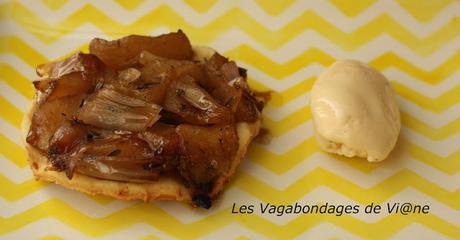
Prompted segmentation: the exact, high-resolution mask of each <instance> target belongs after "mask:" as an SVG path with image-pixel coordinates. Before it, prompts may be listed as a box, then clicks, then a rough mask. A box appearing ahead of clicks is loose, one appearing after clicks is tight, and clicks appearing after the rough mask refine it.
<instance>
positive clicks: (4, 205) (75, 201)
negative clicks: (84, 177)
mask: <svg viewBox="0 0 460 240" xmlns="http://www.w3.org/2000/svg"><path fill="white" fill-rule="evenodd" d="M53 198H56V199H60V200H62V201H64V202H65V203H67V204H69V205H70V206H71V207H72V208H74V209H76V210H78V211H79V212H81V213H83V214H85V215H87V216H89V217H92V218H102V217H105V216H108V215H110V214H112V213H114V212H117V211H120V210H122V209H125V208H127V207H130V206H132V205H134V204H136V202H135V201H131V202H128V201H117V200H113V201H111V202H110V203H108V204H104V205H103V204H99V203H98V202H96V201H94V200H93V199H91V198H89V197H88V196H87V195H85V194H83V193H80V192H77V191H73V190H70V189H66V188H64V187H61V186H58V185H55V184H51V185H49V186H47V187H45V188H42V189H40V190H38V191H36V192H33V193H32V194H30V195H27V196H26V197H23V198H21V199H20V200H17V201H15V202H9V201H8V200H6V199H3V198H2V197H0V209H1V210H0V216H1V217H12V216H14V215H16V214H19V213H21V212H24V211H26V210H28V209H30V208H32V207H34V206H36V205H38V204H40V203H43V202H45V201H47V200H49V199H53Z"/></svg>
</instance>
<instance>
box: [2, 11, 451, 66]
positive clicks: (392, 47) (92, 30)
mask: <svg viewBox="0 0 460 240" xmlns="http://www.w3.org/2000/svg"><path fill="white" fill-rule="evenodd" d="M0 22H1V23H2V24H4V25H5V26H6V27H5V28H4V29H2V30H1V31H0V36H9V35H12V34H14V35H17V36H19V37H20V38H22V39H24V40H25V41H27V42H28V43H29V44H30V45H31V46H32V47H33V48H34V49H35V50H36V51H38V52H40V53H41V54H43V55H44V56H46V57H47V58H49V59H55V58H57V57H60V56H62V55H64V54H66V53H69V52H72V51H75V49H76V47H79V46H81V45H83V44H85V43H88V42H89V40H90V39H92V38H93V37H103V38H107V36H105V34H104V33H103V32H102V31H101V30H99V29H98V28H97V27H96V26H94V25H93V24H92V23H86V24H83V25H81V26H79V27H78V28H77V29H76V30H73V31H72V32H70V33H69V34H67V35H65V36H63V37H62V38H60V40H57V41H56V42H54V43H51V44H44V43H42V42H41V41H40V40H38V39H36V37H35V36H33V35H32V34H30V33H28V32H27V31H25V30H24V29H23V27H22V26H20V25H19V24H17V23H16V22H14V21H10V20H3V21H0ZM152 32H154V33H162V32H167V28H164V27H163V28H160V29H155V30H153V31H152ZM120 34H123V33H120ZM126 34H130V33H126ZM63 39H68V40H69V41H64V40H63ZM228 39H232V41H228ZM192 42H193V39H192ZM196 44H198V45H200V44H201V45H203V44H206V43H196ZM243 44H244V45H249V46H251V47H253V48H255V49H257V50H258V51H259V52H261V53H262V54H264V55H265V56H267V57H269V58H270V59H271V60H273V61H275V62H277V63H280V64H282V63H286V62H288V61H290V60H292V59H293V58H295V57H297V56H298V55H299V53H302V52H304V51H306V50H308V49H310V48H317V49H320V50H322V51H324V52H325V53H327V54H329V55H331V56H333V57H334V58H337V59H341V58H354V59H359V60H362V61H364V62H369V61H371V60H372V59H375V58H377V57H379V56H381V55H382V54H384V53H386V52H395V53H398V55H399V56H404V59H405V60H407V61H408V62H410V63H411V64H413V65H415V66H417V67H419V68H423V69H425V70H433V69H434V68H436V67H437V66H438V65H439V64H441V63H443V62H444V61H445V60H446V59H448V58H449V57H451V56H452V55H453V54H455V53H456V52H457V51H458V50H459V49H460V48H459V46H460V37H457V38H454V39H453V40H451V41H450V42H448V43H446V44H445V45H444V46H443V47H441V48H439V49H438V50H437V51H435V52H434V53H432V54H431V55H429V56H420V55H419V54H417V53H415V52H414V51H413V50H411V49H410V48H408V47H406V46H404V45H403V44H401V43H400V42H398V41H397V40H395V39H393V38H392V37H390V36H388V35H387V34H382V35H380V36H378V37H376V38H374V39H373V40H371V41H370V42H368V43H367V44H365V45H363V46H362V47H360V48H358V49H356V50H354V51H351V52H350V51H344V50H343V49H341V48H340V47H339V46H337V45H335V44H334V43H332V42H331V41H330V40H329V39H327V38H325V37H323V36H322V35H320V34H318V33H317V32H315V31H311V30H306V31H304V32H302V33H300V34H299V35H297V36H296V37H294V38H293V39H292V40H290V41H288V42H287V43H286V44H284V45H283V46H282V47H280V48H278V49H276V50H268V49H266V48H265V47H263V46H262V45H261V44H260V43H258V42H257V41H256V40H254V39H253V38H251V37H250V36H249V35H248V34H246V33H245V32H243V31H242V30H240V29H229V30H228V31H227V32H225V33H223V34H221V35H220V36H219V37H217V38H216V39H215V40H214V41H212V42H211V43H210V44H209V46H211V47H213V48H215V49H218V50H219V52H226V51H228V50H231V49H233V48H235V47H238V46H240V45H243ZM55 49H59V51H57V50H55Z"/></svg>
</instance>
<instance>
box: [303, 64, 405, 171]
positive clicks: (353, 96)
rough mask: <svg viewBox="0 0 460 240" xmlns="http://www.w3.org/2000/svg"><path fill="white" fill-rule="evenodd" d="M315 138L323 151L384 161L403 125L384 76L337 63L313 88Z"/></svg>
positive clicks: (312, 103)
mask: <svg viewBox="0 0 460 240" xmlns="http://www.w3.org/2000/svg"><path fill="white" fill-rule="evenodd" d="M311 109H312V114H313V123H314V127H315V133H316V138H317V140H318V142H319V144H320V146H321V148H322V149H324V150H325V151H327V152H332V153H336V154H340V155H344V156H347V157H354V156H358V157H362V158H367V160H368V161H370V162H378V161H382V160H384V159H385V158H386V157H387V156H388V154H389V153H390V152H391V150H392V149H393V147H394V146H395V144H396V140H397V138H398V135H399V130H400V128H401V120H400V115H399V108H398V104H397V102H396V99H395V93H394V91H393V89H392V88H391V86H390V84H389V82H388V80H387V79H386V78H385V76H383V75H382V74H381V73H379V72H378V71H376V70H375V69H373V68H371V67H370V66H368V65H366V64H364V63H361V62H358V61H355V60H341V61H337V62H335V63H334V64H333V65H332V66H331V67H330V68H329V69H327V70H326V71H325V72H324V73H322V74H321V75H320V76H319V78H318V80H317V81H316V82H315V84H314V85H313V88H312V90H311Z"/></svg>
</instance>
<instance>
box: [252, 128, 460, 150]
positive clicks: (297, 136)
mask: <svg viewBox="0 0 460 240" xmlns="http://www.w3.org/2000/svg"><path fill="white" fill-rule="evenodd" d="M312 122H313V121H312V120H308V121H307V122H304V123H302V124H300V125H299V126H297V127H295V128H293V129H291V130H289V131H288V132H286V133H284V134H283V135H281V136H278V137H274V138H272V139H271V141H270V142H269V143H268V144H260V146H261V147H262V148H264V149H266V150H268V151H270V152H272V153H275V154H284V153H286V152H288V151H289V150H291V149H292V148H293V147H295V146H297V145H299V144H301V143H302V142H304V141H305V140H307V139H309V138H311V137H313V136H314V131H313V124H312ZM401 134H402V135H403V136H404V137H405V138H406V139H408V140H409V141H410V142H412V143H416V144H417V145H419V146H421V147H423V148H425V149H429V150H430V151H432V152H433V153H436V154H437V155H440V156H442V157H447V156H449V155H450V154H452V153H453V152H455V151H457V150H458V149H459V147H460V144H459V143H460V133H454V134H452V135H451V136H449V137H446V138H444V139H441V140H431V139H429V138H427V137H425V136H423V135H421V134H419V133H417V132H415V131H413V130H411V129H409V128H408V127H406V126H405V125H403V126H402V127H401Z"/></svg>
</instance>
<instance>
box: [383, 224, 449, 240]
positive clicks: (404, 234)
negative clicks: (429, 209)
mask: <svg viewBox="0 0 460 240" xmlns="http://www.w3.org/2000/svg"><path fill="white" fill-rule="evenodd" d="M390 239H392V240H406V239H438V240H449V239H452V240H453V238H450V237H447V236H445V235H442V234H441V233H439V232H437V231H433V230H432V229H430V228H428V227H426V226H424V225H421V224H419V223H412V224H410V225H408V226H407V227H405V228H404V229H402V230H401V231H399V232H398V233H396V234H395V235H393V236H392V237H391V238H390Z"/></svg>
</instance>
